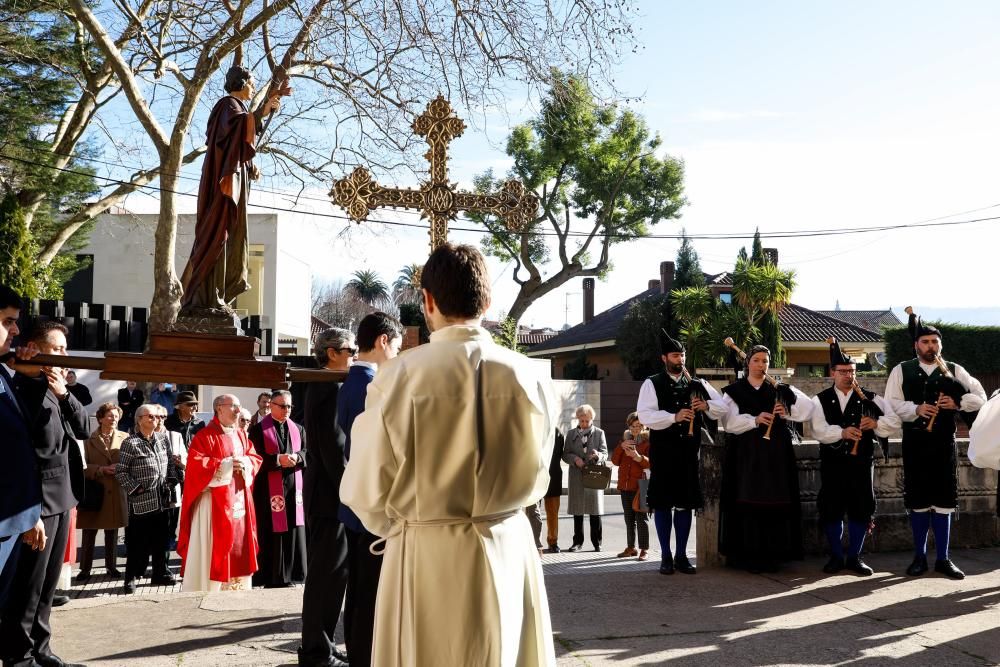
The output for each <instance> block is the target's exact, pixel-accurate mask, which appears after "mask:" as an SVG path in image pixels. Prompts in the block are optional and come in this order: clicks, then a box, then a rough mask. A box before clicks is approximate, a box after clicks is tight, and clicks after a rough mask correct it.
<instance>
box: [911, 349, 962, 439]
mask: <svg viewBox="0 0 1000 667" xmlns="http://www.w3.org/2000/svg"><path fill="white" fill-rule="evenodd" d="M945 363H946V364H947V366H948V370H949V371H951V374H952V376H954V375H955V364H953V363H951V362H950V361H948V362H945ZM900 367H901V368H902V369H903V398H904V399H906V400H907V401H910V402H912V403H916V404H917V405H920V404H921V403H934V402H935V401H936V400H937V399H938V393H939V392H940V391H941V386H940V385H941V382H942V380H943V379H944V375H942V373H941V369H940V368H935V369H934V372H933V373H931V374H930V375H928V374H927V373H925V372H924V369H923V368H921V367H920V361H919V360H918V359H910V360H909V361H904V362H902V363H901V364H900ZM918 428H919V429H926V428H927V420H926V419H923V418H917V419H915V420H914V421H911V422H907V421H904V422H903V430H904V431H909V430H913V429H918ZM934 433H941V434H943V435H955V411H954V410H942V411H941V412H939V413H938V416H937V419H935V420H934Z"/></svg>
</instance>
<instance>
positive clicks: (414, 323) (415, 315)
mask: <svg viewBox="0 0 1000 667" xmlns="http://www.w3.org/2000/svg"><path fill="white" fill-rule="evenodd" d="M399 321H400V323H401V324H402V325H403V326H404V327H419V329H420V333H419V338H420V343H421V344H423V343H427V342H429V341H430V339H431V332H430V330H429V329H428V328H427V320H425V319H424V312H423V310H422V309H421V308H420V306H419V305H418V304H415V303H401V304H399Z"/></svg>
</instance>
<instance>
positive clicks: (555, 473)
mask: <svg viewBox="0 0 1000 667" xmlns="http://www.w3.org/2000/svg"><path fill="white" fill-rule="evenodd" d="M565 444H566V439H565V438H564V437H563V434H562V432H561V431H560V430H559V429H556V443H555V446H554V447H552V460H551V461H550V462H549V489H548V491H546V492H545V497H546V498H558V497H559V496H561V495H562V489H563V483H562V482H563V480H562V455H563V447H564V446H565Z"/></svg>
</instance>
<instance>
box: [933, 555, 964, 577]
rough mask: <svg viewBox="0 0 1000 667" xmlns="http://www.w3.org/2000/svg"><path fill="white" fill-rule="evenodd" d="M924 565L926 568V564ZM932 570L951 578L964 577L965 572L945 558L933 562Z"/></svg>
mask: <svg viewBox="0 0 1000 667" xmlns="http://www.w3.org/2000/svg"><path fill="white" fill-rule="evenodd" d="M924 567H925V568H926V565H925V566H924ZM934 571H935V572H940V573H941V574H943V575H944V576H946V577H951V578H952V579H965V572H962V571H961V570H959V569H958V568H957V567H955V564H954V563H952V562H951V561H950V560H948V559H947V558H945V559H944V560H939V561H937V562H936V563H934Z"/></svg>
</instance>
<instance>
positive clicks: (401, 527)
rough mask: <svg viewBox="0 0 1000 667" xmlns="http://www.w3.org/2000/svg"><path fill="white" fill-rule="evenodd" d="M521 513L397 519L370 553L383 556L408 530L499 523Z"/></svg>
mask: <svg viewBox="0 0 1000 667" xmlns="http://www.w3.org/2000/svg"><path fill="white" fill-rule="evenodd" d="M520 511H521V510H520V509H513V510H508V511H506V512H497V513H495V514H484V515H482V516H468V517H458V518H451V517H449V518H447V519H428V520H426V521H411V520H409V519H396V520H394V521H393V522H392V527H391V528H390V529H389V532H388V533H386V534H385V536H384V537H380V538H379V539H377V540H375V541H374V542H372V544H371V546H370V547H368V551H370V552H371V553H372V555H374V556H381V555H382V554H384V553H385V546H386V542H388V540H390V539H391V538H394V537H405V536H406V531H407V529H408V528H427V527H430V526H465V525H470V526H473V525H476V524H480V523H497V522H499V521H503V520H504V519H509V518H510V517H512V516H517V514H518V513H519V512H520Z"/></svg>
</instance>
